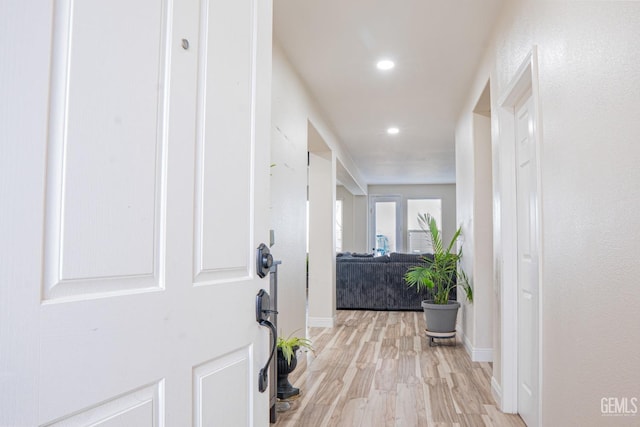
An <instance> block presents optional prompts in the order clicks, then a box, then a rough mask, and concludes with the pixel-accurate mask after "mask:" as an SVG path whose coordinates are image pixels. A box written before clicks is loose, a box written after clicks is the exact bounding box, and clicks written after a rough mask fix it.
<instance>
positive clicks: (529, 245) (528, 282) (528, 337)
mask: <svg viewBox="0 0 640 427" xmlns="http://www.w3.org/2000/svg"><path fill="white" fill-rule="evenodd" d="M515 115H516V116H515V119H516V120H515V124H516V188H517V190H516V203H517V223H518V413H519V414H520V416H521V417H522V419H523V420H524V421H525V422H526V423H527V425H528V426H537V425H539V420H538V399H539V395H538V393H539V386H538V364H539V357H538V354H539V342H538V341H539V340H538V336H539V326H538V322H539V316H538V304H539V292H538V243H537V242H538V225H539V221H538V214H537V212H538V208H537V203H538V202H537V201H538V190H537V188H538V186H537V178H536V177H537V166H536V145H535V137H534V124H535V112H534V111H533V98H532V97H531V93H528V94H527V95H525V97H524V98H523V100H522V101H521V102H520V103H518V105H517V106H516V108H515Z"/></svg>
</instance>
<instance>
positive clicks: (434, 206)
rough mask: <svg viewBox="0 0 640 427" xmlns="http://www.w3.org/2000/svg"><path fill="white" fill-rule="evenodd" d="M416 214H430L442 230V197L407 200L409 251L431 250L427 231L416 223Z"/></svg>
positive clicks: (423, 251) (424, 251)
mask: <svg viewBox="0 0 640 427" xmlns="http://www.w3.org/2000/svg"><path fill="white" fill-rule="evenodd" d="M418 214H430V215H431V216H432V217H433V218H434V219H435V220H436V224H438V227H440V231H442V199H409V200H407V242H408V246H409V248H408V249H409V252H410V253H426V252H433V246H432V245H431V241H430V239H429V236H428V235H427V233H425V232H424V231H423V230H422V229H421V228H420V224H419V223H418Z"/></svg>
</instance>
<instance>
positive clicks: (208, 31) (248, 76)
mask: <svg viewBox="0 0 640 427" xmlns="http://www.w3.org/2000/svg"><path fill="white" fill-rule="evenodd" d="M237 5H238V7H237V8H234V9H233V10H232V11H231V12H233V13H229V11H226V10H225V11H224V12H223V10H218V9H219V8H221V7H223V6H224V4H223V3H221V2H219V1H216V0H203V1H202V3H201V21H200V34H199V52H198V55H199V58H200V60H199V68H198V79H197V82H198V83H197V99H198V103H197V110H196V132H197V134H196V140H197V144H196V177H195V187H196V190H195V194H196V198H195V213H196V214H195V230H194V233H195V239H194V242H195V247H194V253H195V257H194V284H196V285H207V284H215V283H217V282H219V281H228V280H234V279H235V280H244V279H247V278H249V277H250V274H251V259H252V258H251V255H252V253H253V241H254V236H253V227H251V224H252V223H253V218H251V217H250V214H249V211H250V209H249V208H250V206H253V204H254V200H253V194H254V191H253V181H252V179H251V173H250V172H251V170H252V169H253V167H254V159H253V154H254V153H255V120H254V116H255V109H256V88H255V74H256V70H255V64H256V61H257V59H256V54H257V49H256V33H257V20H256V17H257V15H256V4H255V0H243V1H241V2H238V3H237ZM248 51H249V52H251V55H247V54H246V52H248ZM219 58H224V64H222V63H221V62H220V61H219ZM229 99H233V100H236V101H235V102H233V103H232V105H229V102H228V100H229ZM231 141H234V142H233V146H232V147H230V145H229V144H230V142H231ZM231 148H232V149H231ZM231 189H232V190H233V191H230V190H231ZM242 196H244V197H242ZM214 217H216V218H217V219H216V221H212V218H214ZM220 218H222V219H220ZM220 242H225V244H224V245H221V244H220Z"/></svg>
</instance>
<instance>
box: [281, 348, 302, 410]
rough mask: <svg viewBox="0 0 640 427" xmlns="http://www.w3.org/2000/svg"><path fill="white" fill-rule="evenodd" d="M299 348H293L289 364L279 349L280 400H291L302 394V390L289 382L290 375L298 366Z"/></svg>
mask: <svg viewBox="0 0 640 427" xmlns="http://www.w3.org/2000/svg"><path fill="white" fill-rule="evenodd" d="M298 348H299V347H298V346H295V347H293V356H291V362H290V363H287V359H285V357H284V355H283V354H282V350H280V349H278V359H277V360H278V399H289V398H290V397H292V396H297V395H299V394H300V389H299V388H297V387H294V386H292V385H291V383H290V382H289V374H290V373H291V372H293V370H294V369H295V368H296V366H298V358H297V357H296V352H297V351H298Z"/></svg>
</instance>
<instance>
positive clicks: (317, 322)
mask: <svg viewBox="0 0 640 427" xmlns="http://www.w3.org/2000/svg"><path fill="white" fill-rule="evenodd" d="M307 325H308V326H310V327H313V328H333V327H334V326H335V325H336V316H333V317H311V316H309V318H308V319H307Z"/></svg>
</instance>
